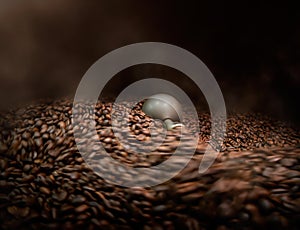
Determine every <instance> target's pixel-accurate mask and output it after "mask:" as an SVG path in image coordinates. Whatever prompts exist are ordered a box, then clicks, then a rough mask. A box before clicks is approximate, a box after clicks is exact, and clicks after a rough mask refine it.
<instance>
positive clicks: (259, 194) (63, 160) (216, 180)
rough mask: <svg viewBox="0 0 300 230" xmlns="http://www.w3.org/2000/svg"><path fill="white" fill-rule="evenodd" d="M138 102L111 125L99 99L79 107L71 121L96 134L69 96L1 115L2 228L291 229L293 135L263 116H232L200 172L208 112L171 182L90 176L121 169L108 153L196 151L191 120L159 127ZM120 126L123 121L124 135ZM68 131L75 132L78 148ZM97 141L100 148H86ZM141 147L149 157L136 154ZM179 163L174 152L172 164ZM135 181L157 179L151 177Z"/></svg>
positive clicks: (299, 208) (299, 217)
mask: <svg viewBox="0 0 300 230" xmlns="http://www.w3.org/2000/svg"><path fill="white" fill-rule="evenodd" d="M126 104H127V103H126ZM141 105H142V103H140V104H138V105H136V106H135V107H134V108H133V109H130V108H128V107H126V106H125V104H120V105H117V106H115V109H116V111H115V112H116V113H120V114H122V113H124V111H127V110H128V113H129V117H128V121H127V120H122V119H120V120H117V121H116V123H115V129H113V128H112V127H111V125H112V114H111V111H112V106H113V105H112V103H104V102H99V103H97V105H96V107H95V108H94V109H88V110H87V109H86V107H84V106H82V107H80V105H79V106H78V108H76V109H77V111H79V112H78V113H77V114H76V116H79V117H78V118H80V119H79V120H82V121H84V120H85V119H87V118H88V117H92V118H93V119H95V121H96V127H95V128H96V136H92V134H90V133H91V132H90V130H89V127H85V126H84V125H82V124H79V123H72V120H71V119H72V101H70V100H67V99H66V100H58V101H51V102H47V103H41V104H34V105H31V106H28V107H26V108H22V109H17V110H14V111H11V112H9V113H5V114H1V115H0V226H1V228H2V229H41V228H45V229H78V228H82V229H145V230H148V229H254V228H258V229H298V227H299V226H300V147H299V143H300V133H299V131H298V130H296V129H294V128H293V127H290V126H288V125H287V124H286V123H284V122H279V121H274V120H272V119H269V118H267V117H265V116H262V115H258V114H233V115H230V116H229V117H228V119H227V132H226V137H225V140H224V143H223V145H222V146H221V147H220V148H218V146H217V147H216V146H214V145H212V147H213V148H216V149H219V150H221V152H220V153H219V154H218V157H217V159H216V160H215V162H214V163H213V164H212V166H211V167H210V168H209V169H208V170H207V171H206V172H204V173H202V174H199V171H198V168H199V164H200V162H201V161H202V160H203V159H204V152H205V150H206V148H207V147H208V146H209V145H210V144H211V143H210V140H211V139H212V137H211V136H210V129H211V123H210V116H209V114H207V113H199V115H198V116H199V127H200V132H199V141H198V144H197V146H196V151H195V154H194V156H193V158H192V159H191V161H190V162H189V163H188V165H187V166H186V167H185V168H184V169H183V170H182V171H181V172H180V173H179V174H178V175H176V176H175V177H174V178H172V179H170V180H169V181H167V182H164V183H161V184H158V185H156V186H152V187H146V188H142V187H122V186H119V185H116V184H115V183H113V182H114V180H115V179H116V178H111V180H112V182H111V181H109V180H104V179H103V178H102V177H101V176H99V175H97V174H96V173H95V172H94V171H93V170H92V168H93V169H97V168H99V167H102V168H101V170H102V171H103V172H105V173H107V174H108V175H114V173H115V171H116V170H118V169H116V167H114V166H112V165H109V164H105V163H103V162H105V160H106V159H105V156H107V154H109V155H110V156H111V157H112V158H114V159H115V160H116V161H117V162H120V163H122V164H124V165H128V166H131V167H145V168H147V167H150V166H154V165H158V164H159V163H161V162H164V161H165V160H167V159H169V158H171V157H172V158H174V156H172V154H173V153H174V151H176V149H177V148H178V146H179V145H180V146H182V148H183V149H184V150H186V151H189V150H191V149H192V148H193V147H194V146H193V143H191V139H190V138H188V135H189V134H190V133H193V130H195V128H194V127H195V125H198V124H192V123H189V122H188V120H187V121H186V123H187V126H186V127H185V128H184V129H181V128H178V129H175V130H173V131H164V128H163V126H162V125H161V124H156V123H155V122H154V121H152V120H151V118H149V117H147V116H146V115H145V114H144V113H143V112H142V111H141ZM185 111H188V110H185ZM187 113H188V112H187ZM74 116H75V115H74ZM191 120H192V119H191ZM123 123H124V124H129V128H128V130H127V129H124V127H125V126H123V125H122V124H123ZM154 123H155V124H154ZM83 124H84V122H83ZM153 125H154V126H155V128H154V129H153V130H152V131H151V130H150V129H151V127H153ZM75 132H80V133H82V138H81V139H79V140H76V142H75V139H74V133H75ZM128 133H129V134H128ZM162 133H164V135H165V137H164V140H162ZM117 134H118V135H119V136H118V135H117ZM122 137H124V138H122ZM125 137H126V138H128V139H127V142H126V138H125ZM95 138H97V139H98V140H100V142H101V144H102V145H103V146H104V148H102V147H99V146H92V145H90V143H91V140H94V139H95ZM134 140H137V141H138V142H137V141H134ZM124 141H125V142H124ZM140 142H141V143H144V144H142V145H141V144H140ZM154 144H155V145H156V144H158V147H157V148H155V149H153V148H152V147H153V145H154ZM78 146H84V147H86V148H87V149H89V148H90V152H89V155H88V156H87V158H88V157H89V156H90V157H91V155H93V159H98V163H97V162H96V163H95V164H97V165H93V164H94V162H88V163H89V165H87V162H86V160H87V158H86V157H84V158H83V157H82V155H81V154H80V152H79V151H78ZM145 149H146V150H148V149H150V150H152V151H146V152H145V153H144V152H141V150H145ZM184 160H186V159H185V157H184V156H178V157H177V159H176V160H175V161H174V164H177V163H181V162H183V161H184ZM99 162H100V164H99ZM170 167H172V165H171V166H170ZM174 167H175V166H174ZM162 173H167V172H162ZM123 174H124V175H125V176H126V177H128V180H132V181H133V182H134V180H135V179H136V177H135V176H134V175H131V174H128V175H126V172H123ZM142 179H143V180H145V181H146V180H149V181H151V180H155V178H153V176H152V175H148V176H145V177H144V178H142ZM133 184H134V183H133Z"/></svg>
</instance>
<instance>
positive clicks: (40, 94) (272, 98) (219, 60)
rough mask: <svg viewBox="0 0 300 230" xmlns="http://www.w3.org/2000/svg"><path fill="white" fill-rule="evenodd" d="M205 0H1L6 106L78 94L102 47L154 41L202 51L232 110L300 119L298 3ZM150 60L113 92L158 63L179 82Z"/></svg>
mask: <svg viewBox="0 0 300 230" xmlns="http://www.w3.org/2000/svg"><path fill="white" fill-rule="evenodd" d="M196 2H197V3H196ZM209 2H210V3H209V4H208V3H203V2H201V1H194V2H193V1H160V2H159V1H155V2H154V1H130V0H129V1H79V0H66V1H62V0H43V1H40V0H26V1H21V0H15V1H9V0H7V1H1V2H0V82H1V85H0V97H1V100H0V109H1V110H6V109H8V108H10V107H15V106H22V105H24V104H26V103H31V102H32V101H35V100H37V99H39V98H46V97H48V98H59V97H62V96H72V95H74V93H75V90H76V87H77V85H78V84H79V81H80V79H81V77H82V76H83V74H84V73H85V72H86V71H87V69H88V68H89V67H90V66H91V65H92V64H93V63H94V62H95V61H96V60H97V59H99V58H100V57H102V56H103V55H104V54H106V53H108V52H109V51H112V50H114V49H116V48H119V47H122V46H124V45H127V44H131V43H135V42H144V41H157V42H166V43H171V44H174V45H178V46H181V47H182V48H185V49H187V50H189V51H191V52H192V53H194V54H196V55H197V56H198V57H199V58H200V59H201V60H202V61H203V62H204V63H205V64H206V65H207V66H208V67H209V69H210V70H211V71H212V73H213V74H214V76H215V78H216V79H217V81H218V83H219V85H220V87H221V90H222V91H223V94H224V97H225V101H226V105H227V108H228V109H229V110H233V111H241V112H245V111H256V112H262V113H268V114H271V115H272V116H274V117H276V118H280V119H284V120H287V121H293V122H295V123H297V124H299V115H300V114H299V112H298V105H299V86H300V59H299V57H300V30H299V28H300V27H299V26H300V20H299V17H300V10H299V8H298V7H296V5H292V4H289V3H287V2H285V3H283V2H281V3H280V4H276V3H274V2H270V3H268V4H267V3H255V2H253V1H249V2H248V3H247V1H215V2H211V1H209ZM150 69H151V68H150V67H142V69H139V70H130V71H127V73H126V74H125V75H126V76H127V77H129V78H126V79H127V80H124V77H123V78H120V79H122V81H118V84H116V83H113V84H112V85H110V86H109V87H108V88H109V89H108V90H107V93H108V94H109V93H113V92H118V91H119V90H121V89H122V88H123V87H124V86H125V85H126V84H128V83H129V82H132V81H134V80H136V79H139V77H140V75H141V74H145V75H147V74H148V73H152V71H153V69H154V72H155V73H156V74H161V75H166V79H174V81H175V82H176V79H177V78H176V77H175V73H174V76H172V74H173V72H172V71H171V70H165V69H164V68H163V67H160V66H156V67H153V68H152V70H150ZM147 71H149V72H147ZM124 72H126V71H124ZM125 75H124V76H125ZM143 77H144V76H143ZM182 87H183V88H184V89H187V88H189V87H190V86H189V83H185V84H183V85H182ZM190 92H191V95H192V96H193V98H194V99H195V98H196V99H197V97H198V96H197V95H199V92H198V91H196V90H195V89H194V88H193V87H192V88H191V90H190Z"/></svg>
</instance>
